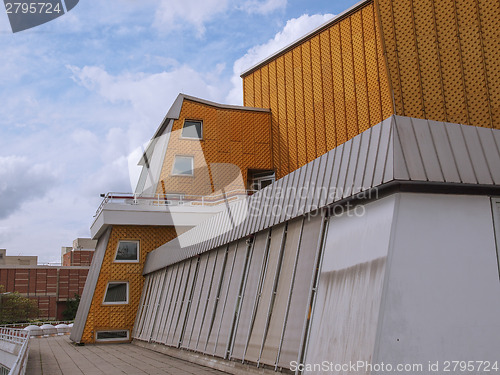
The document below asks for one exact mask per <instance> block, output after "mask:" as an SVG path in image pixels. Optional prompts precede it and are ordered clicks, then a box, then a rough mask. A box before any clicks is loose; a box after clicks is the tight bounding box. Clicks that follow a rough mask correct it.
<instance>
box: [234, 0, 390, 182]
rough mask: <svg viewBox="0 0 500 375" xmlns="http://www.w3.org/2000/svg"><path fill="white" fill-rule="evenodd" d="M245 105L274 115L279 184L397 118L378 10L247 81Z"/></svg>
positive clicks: (349, 20)
mask: <svg viewBox="0 0 500 375" xmlns="http://www.w3.org/2000/svg"><path fill="white" fill-rule="evenodd" d="M243 85H244V103H245V105H247V106H253V107H263V108H271V112H272V145H273V165H274V167H275V169H276V170H277V172H278V173H277V177H278V178H280V177H283V176H284V175H286V174H288V173H290V172H292V171H294V170H295V169H297V168H300V167H302V166H303V165H305V164H306V163H308V162H310V161H312V160H314V159H315V158H317V157H319V156H321V155H323V154H324V153H325V152H327V151H329V150H331V149H333V148H335V147H336V146H338V145H340V144H342V143H344V142H345V141H347V140H349V139H351V138H352V137H354V136H356V135H357V134H359V133H361V132H362V131H364V130H366V129H367V128H368V127H370V126H373V125H375V124H377V123H379V122H380V121H382V120H383V119H385V118H387V117H389V116H390V115H392V114H393V113H394V110H393V104H392V98H391V95H390V90H389V83H388V79H387V73H386V69H385V60H384V55H383V49H382V43H381V35H380V27H379V23H378V21H377V17H376V12H375V6H374V4H373V3H369V4H366V5H364V6H362V7H361V8H359V9H357V10H356V11H355V12H353V13H350V14H348V15H346V16H344V17H342V18H340V19H338V20H336V21H335V22H333V23H332V24H330V25H328V27H326V28H324V29H323V30H319V32H317V33H315V34H313V35H311V36H310V37H309V38H307V39H306V40H304V41H302V42H301V43H299V44H298V45H295V46H293V47H292V48H290V49H288V50H286V51H285V52H284V53H282V54H280V55H278V56H276V57H275V58H273V59H271V60H270V61H268V62H267V63H266V64H264V65H261V66H259V67H257V68H256V69H255V70H253V71H250V72H248V73H247V74H245V75H244V76H243Z"/></svg>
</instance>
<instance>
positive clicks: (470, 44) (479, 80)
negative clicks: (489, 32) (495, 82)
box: [457, 0, 491, 126]
mask: <svg viewBox="0 0 500 375" xmlns="http://www.w3.org/2000/svg"><path fill="white" fill-rule="evenodd" d="M457 16H458V25H459V33H460V40H461V46H462V62H463V69H464V76H465V90H466V93H467V107H468V117H469V121H470V124H471V125H477V126H488V124H489V123H491V120H490V118H489V107H488V92H487V87H486V79H485V71H484V61H483V56H482V50H481V35H480V28H479V22H478V20H479V19H478V18H479V15H478V12H477V7H476V1H475V0H463V1H461V2H458V3H457ZM490 126H491V125H490Z"/></svg>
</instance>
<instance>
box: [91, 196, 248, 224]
mask: <svg viewBox="0 0 500 375" xmlns="http://www.w3.org/2000/svg"><path fill="white" fill-rule="evenodd" d="M254 192H255V190H245V189H236V190H231V191H228V192H224V193H220V194H212V195H190V194H156V195H153V196H143V195H141V194H135V193H107V194H106V195H104V196H103V200H102V202H101V204H100V205H99V208H98V209H97V211H96V213H95V215H94V217H97V216H99V214H100V213H101V211H102V210H103V209H104V207H105V206H106V205H107V204H108V203H117V204H124V205H144V206H217V205H220V204H225V203H227V202H234V201H237V200H240V199H244V198H246V197H247V196H248V195H251V194H253V193H254Z"/></svg>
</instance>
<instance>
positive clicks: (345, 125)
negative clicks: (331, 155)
mask: <svg viewBox="0 0 500 375" xmlns="http://www.w3.org/2000/svg"><path fill="white" fill-rule="evenodd" d="M338 29H339V47H340V65H341V67H340V68H341V70H342V74H341V77H342V95H343V97H344V100H343V106H344V128H345V129H344V130H345V140H344V142H343V143H345V142H347V138H348V134H349V130H348V128H347V105H346V97H345V74H344V53H343V49H342V29H341V28H340V22H339V23H338ZM338 146H339V145H337V147H338Z"/></svg>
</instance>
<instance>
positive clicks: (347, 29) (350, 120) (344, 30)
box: [340, 18, 359, 139]
mask: <svg viewBox="0 0 500 375" xmlns="http://www.w3.org/2000/svg"><path fill="white" fill-rule="evenodd" d="M340 33H341V40H342V67H343V70H344V96H345V105H346V122H347V139H351V138H353V137H355V136H356V135H357V134H359V129H358V116H357V103H356V85H355V81H354V64H353V60H354V57H353V44H352V35H351V18H349V19H346V20H345V21H344V22H341V23H340Z"/></svg>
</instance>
